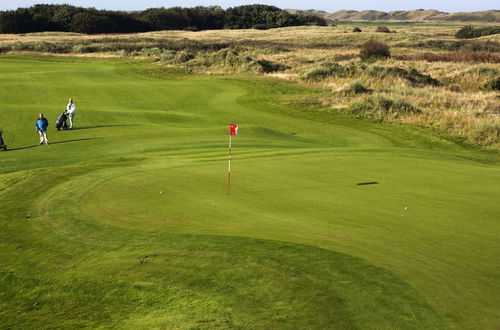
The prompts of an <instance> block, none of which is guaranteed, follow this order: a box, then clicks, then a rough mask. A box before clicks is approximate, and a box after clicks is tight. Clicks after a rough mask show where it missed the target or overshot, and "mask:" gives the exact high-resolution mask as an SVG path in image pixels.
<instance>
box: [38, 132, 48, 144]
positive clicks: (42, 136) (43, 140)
mask: <svg viewBox="0 0 500 330" xmlns="http://www.w3.org/2000/svg"><path fill="white" fill-rule="evenodd" d="M38 134H40V144H42V143H45V144H49V139H48V138H47V131H43V132H42V131H38Z"/></svg>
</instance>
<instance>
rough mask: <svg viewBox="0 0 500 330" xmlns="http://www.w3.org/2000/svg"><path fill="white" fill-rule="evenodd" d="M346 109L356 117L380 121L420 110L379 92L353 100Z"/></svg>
mask: <svg viewBox="0 0 500 330" xmlns="http://www.w3.org/2000/svg"><path fill="white" fill-rule="evenodd" d="M346 111H347V112H348V113H349V114H351V115H354V116H355V117H357V118H370V119H376V120H380V121H383V120H390V119H397V118H400V117H404V116H408V115H414V114H419V113H421V112H422V111H421V110H419V109H417V108H416V107H414V106H413V105H411V104H409V103H407V102H405V101H403V100H400V99H396V100H393V99H390V98H387V97H385V96H383V95H380V94H378V95H369V96H366V97H364V98H362V99H361V100H357V101H354V102H352V103H351V104H350V105H349V106H348V108H347V109H346Z"/></svg>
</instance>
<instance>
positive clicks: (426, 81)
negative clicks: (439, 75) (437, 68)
mask: <svg viewBox="0 0 500 330" xmlns="http://www.w3.org/2000/svg"><path fill="white" fill-rule="evenodd" d="M368 74H369V75H370V76H372V77H377V78H379V79H384V78H386V77H399V78H403V79H406V80H408V81H409V82H411V83H412V84H413V85H420V86H423V85H430V86H439V85H441V84H440V82H439V81H438V80H436V79H434V78H432V77H431V76H430V75H426V74H423V73H421V72H418V71H417V70H416V69H411V70H410V71H407V70H405V69H402V68H398V67H383V66H372V67H371V68H370V70H369V71H368Z"/></svg>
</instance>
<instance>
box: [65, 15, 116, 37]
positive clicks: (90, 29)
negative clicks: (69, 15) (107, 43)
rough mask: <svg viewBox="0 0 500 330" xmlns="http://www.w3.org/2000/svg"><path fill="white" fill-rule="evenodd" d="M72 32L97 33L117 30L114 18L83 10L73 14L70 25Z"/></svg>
mask: <svg viewBox="0 0 500 330" xmlns="http://www.w3.org/2000/svg"><path fill="white" fill-rule="evenodd" d="M70 29H71V31H72V32H77V33H85V34H97V33H111V32H115V30H114V25H113V20H111V19H110V18H109V17H108V16H104V15H101V14H100V13H98V12H97V11H96V12H90V11H88V12H82V13H78V14H76V15H74V16H73V20H72V22H71V27H70Z"/></svg>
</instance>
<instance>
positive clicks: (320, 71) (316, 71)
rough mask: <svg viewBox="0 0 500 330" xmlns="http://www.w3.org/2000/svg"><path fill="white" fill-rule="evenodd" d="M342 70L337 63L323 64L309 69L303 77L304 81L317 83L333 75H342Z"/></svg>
mask: <svg viewBox="0 0 500 330" xmlns="http://www.w3.org/2000/svg"><path fill="white" fill-rule="evenodd" d="M344 73H345V71H344V68H343V67H342V66H341V65H340V64H338V63H323V64H322V65H321V66H319V67H314V68H310V69H309V70H308V71H307V72H306V73H305V74H304V76H303V79H305V80H312V81H319V80H323V79H325V78H327V77H331V76H335V75H343V74H344Z"/></svg>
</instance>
